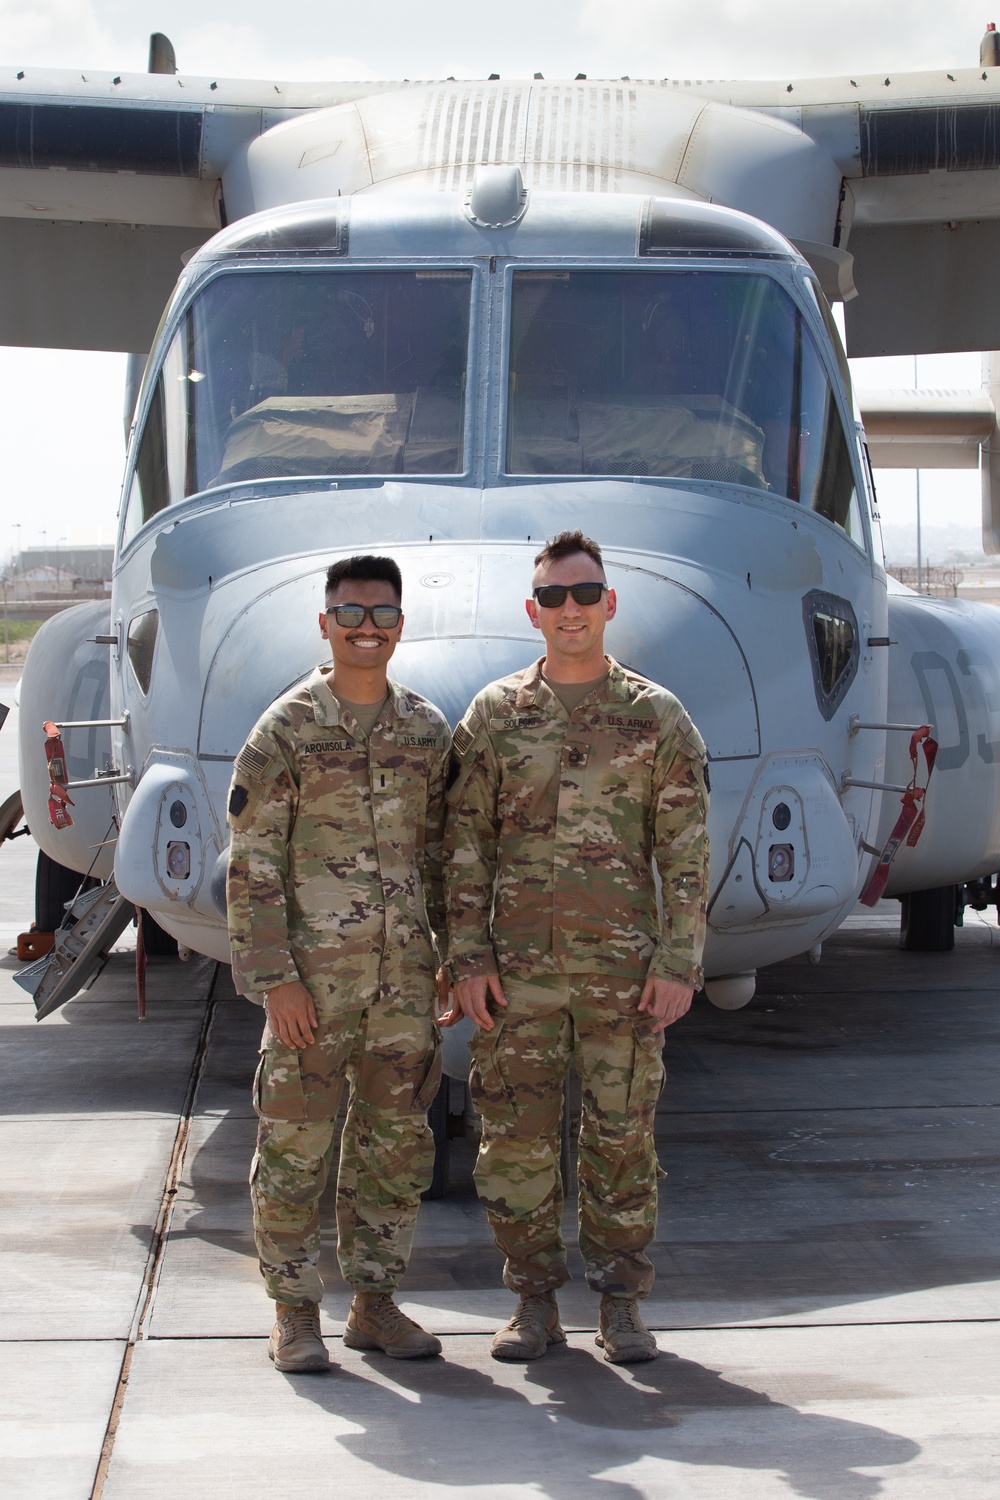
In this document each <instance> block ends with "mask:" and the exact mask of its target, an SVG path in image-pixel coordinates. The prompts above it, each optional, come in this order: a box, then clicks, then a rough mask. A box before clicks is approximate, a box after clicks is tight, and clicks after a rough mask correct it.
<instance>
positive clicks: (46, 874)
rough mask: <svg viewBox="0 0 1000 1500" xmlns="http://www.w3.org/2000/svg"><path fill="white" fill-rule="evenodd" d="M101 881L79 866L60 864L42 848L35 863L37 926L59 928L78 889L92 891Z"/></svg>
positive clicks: (47, 929)
mask: <svg viewBox="0 0 1000 1500" xmlns="http://www.w3.org/2000/svg"><path fill="white" fill-rule="evenodd" d="M98 884H100V882H99V881H97V880H90V879H87V878H86V877H85V876H83V875H81V874H80V872H79V870H69V869H67V868H66V866H65V865H60V864H58V863H57V862H56V860H54V859H50V858H49V856H48V855H47V854H46V853H45V852H44V850H42V849H39V851H38V863H37V864H36V866H35V930H36V931H37V932H56V931H57V930H58V929H59V928H60V927H61V926H62V925H63V923H64V922H65V921H66V907H67V906H68V905H69V903H70V902H71V901H72V900H73V898H74V897H75V895H76V893H77V891H80V890H85V891H89V890H92V889H93V887H94V886H95V885H98Z"/></svg>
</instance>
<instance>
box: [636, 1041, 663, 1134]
mask: <svg viewBox="0 0 1000 1500" xmlns="http://www.w3.org/2000/svg"><path fill="white" fill-rule="evenodd" d="M633 1038H634V1043H635V1046H634V1049H633V1053H632V1077H631V1079H630V1080H629V1089H628V1112H629V1114H630V1115H631V1114H641V1113H643V1112H644V1111H647V1110H652V1109H655V1108H656V1101H657V1099H659V1097H660V1094H661V1093H662V1091H663V1081H664V1077H665V1074H664V1069H663V1033H662V1032H656V1033H655V1035H654V1033H653V1032H651V1031H650V1030H649V1029H648V1026H645V1025H642V1026H634V1027H633Z"/></svg>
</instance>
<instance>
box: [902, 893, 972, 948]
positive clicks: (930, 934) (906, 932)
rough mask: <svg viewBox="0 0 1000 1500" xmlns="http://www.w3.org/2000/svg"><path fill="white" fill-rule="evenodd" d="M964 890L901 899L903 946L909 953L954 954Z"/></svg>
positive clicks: (918, 894) (914, 894)
mask: <svg viewBox="0 0 1000 1500" xmlns="http://www.w3.org/2000/svg"><path fill="white" fill-rule="evenodd" d="M960 894H961V887H960V886H956V885H942V886H938V887H937V888H936V889H935V890H932V891H911V892H910V893H909V895H907V896H902V897H900V916H899V946H900V947H901V948H904V949H905V950H906V951H907V952H908V953H950V952H951V950H952V948H954V946H955V926H956V924H957V923H958V922H959V921H960V920H961V914H962V903H961V900H960Z"/></svg>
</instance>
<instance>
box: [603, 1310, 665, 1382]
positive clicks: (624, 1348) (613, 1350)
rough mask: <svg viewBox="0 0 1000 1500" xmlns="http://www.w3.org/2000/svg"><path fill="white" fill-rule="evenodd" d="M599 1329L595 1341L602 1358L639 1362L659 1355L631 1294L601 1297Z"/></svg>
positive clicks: (628, 1363) (619, 1363) (625, 1363)
mask: <svg viewBox="0 0 1000 1500" xmlns="http://www.w3.org/2000/svg"><path fill="white" fill-rule="evenodd" d="M598 1327H599V1332H598V1334H597V1337H596V1338H595V1340H594V1343H595V1344H596V1345H597V1347H598V1348H599V1349H603V1350H604V1358H605V1359H606V1360H609V1361H610V1363H611V1364H613V1365H638V1364H641V1363H642V1361H643V1360H646V1359H655V1358H656V1356H657V1355H658V1354H659V1352H660V1351H659V1349H657V1347H656V1340H655V1338H654V1337H653V1335H652V1334H651V1333H650V1331H649V1329H648V1328H647V1327H646V1325H645V1323H644V1322H643V1321H642V1319H641V1318H640V1316H639V1304H638V1303H637V1302H636V1300H635V1298H634V1297H612V1296H611V1294H610V1293H609V1292H605V1293H604V1295H603V1296H602V1298H601V1311H600V1314H599V1321H598Z"/></svg>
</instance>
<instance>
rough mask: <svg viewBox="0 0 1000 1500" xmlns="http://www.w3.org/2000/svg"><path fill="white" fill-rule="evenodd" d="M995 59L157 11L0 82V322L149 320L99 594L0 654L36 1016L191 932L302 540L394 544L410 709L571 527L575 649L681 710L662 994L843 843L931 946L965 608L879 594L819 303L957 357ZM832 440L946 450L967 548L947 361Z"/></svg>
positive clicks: (986, 272)
mask: <svg viewBox="0 0 1000 1500" xmlns="http://www.w3.org/2000/svg"><path fill="white" fill-rule="evenodd" d="M998 63H1000V49H998V48H997V45H996V33H995V32H993V31H991V32H990V33H988V34H987V37H986V39H985V41H984V44H983V51H982V55H981V64H980V66H979V67H976V68H971V69H964V70H963V69H959V68H954V69H953V70H952V71H950V72H949V71H947V69H946V68H945V67H942V69H941V70H940V71H939V72H927V73H919V74H911V75H907V76H889V77H881V76H879V77H863V76H860V75H859V76H858V77H856V78H851V77H843V78H833V79H805V80H800V79H794V80H782V81H777V82H763V83H701V82H697V83H695V82H685V81H679V80H663V81H636V80H632V79H628V78H623V79H619V80H613V81H601V82H598V81H592V80H590V79H587V78H584V77H579V78H577V79H575V80H573V81H570V82H553V81H549V80H545V79H543V78H541V77H537V78H535V79H532V80H530V81H524V82H522V81H513V80H512V81H508V80H505V79H501V78H498V77H494V78H490V79H489V80H487V81H484V82H455V81H452V80H448V81H447V82H429V83H410V82H406V83H394V84H389V83H385V84H366V83H338V84H312V85H306V84H288V83H283V82H280V81H277V82H275V81H267V82H240V81H231V80H226V79H223V78H191V77H187V76H185V75H183V74H179V73H177V72H176V71H175V70H174V63H173V56H172V49H171V48H170V46H169V43H167V42H166V39H165V38H162V37H159V36H157V37H154V38H153V44H152V48H151V70H150V73H149V74H145V75H139V76H130V75H124V74H110V73H107V74H102V73H96V72H89V71H88V72H86V73H85V74H83V73H79V72H51V71H47V72H45V71H36V70H32V69H30V68H23V69H22V68H16V67H11V68H7V69H3V70H0V179H2V187H3V192H2V195H0V215H2V218H0V268H2V276H0V340H2V341H3V342H5V343H9V344H24V345H34V346H55V347H75V348H87V349H108V350H122V351H128V352H130V353H133V354H135V353H137V351H144V350H148V351H149V354H148V360H144V361H143V362H144V364H145V373H144V374H143V375H142V379H141V384H140V383H139V381H138V380H136V382H135V384H134V386H133V388H132V389H131V390H130V393H129V397H128V420H129V423H130V438H129V443H128V457H127V463H126V470H125V478H124V485H123V489H122V498H121V507H120V515H119V531H118V546H117V556H116V562H115V570H114V582H113V588H112V594H111V599H110V608H109V607H108V605H107V604H88V605H81V606H78V607H77V608H75V609H72V610H68V611H66V612H65V613H63V614H61V615H59V616H58V617H57V618H56V619H54V620H53V621H52V622H50V623H49V624H47V625H46V626H45V627H44V628H43V629H42V631H41V632H40V633H39V635H38V637H37V638H36V640H35V642H34V644H33V645H32V648H31V652H30V655H29V657H28V661H27V664H26V668H25V673H24V678H23V683H22V690H21V714H20V722H21V730H22V745H21V765H22V791H23V799H24V809H25V813H26V816H27V820H28V823H29V824H30V828H31V831H32V833H33V834H34V836H35V838H36V839H37V841H38V843H39V845H40V846H41V849H42V851H43V856H44V858H45V859H47V860H48V861H49V863H50V865H53V866H55V867H59V866H61V867H65V868H67V869H69V870H71V871H73V872H75V874H74V881H75V880H76V878H77V877H78V876H83V875H89V876H90V877H91V878H92V879H93V878H94V877H97V878H98V880H99V881H100V882H101V884H99V885H97V886H96V887H93V888H92V889H91V890H89V891H87V892H85V893H84V894H82V895H80V896H79V897H78V899H77V900H76V902H75V903H74V904H73V906H72V909H71V911H70V914H69V918H68V921H67V925H66V926H65V927H64V928H63V929H62V931H61V932H60V933H59V934H58V935H57V941H56V947H55V949H54V951H53V953H52V954H51V955H50V956H49V958H48V959H42V960H40V961H39V964H37V965H35V966H33V967H32V969H31V970H29V971H28V973H27V974H26V975H24V976H22V977H23V978H24V981H25V984H26V987H30V988H32V989H33V990H34V991H35V998H36V1006H37V1008H38V1012H39V1015H43V1014H46V1013H48V1011H49V1010H51V1009H52V1008H53V1006H54V1005H56V1004H58V1003H60V1001H61V1000H63V999H65V998H68V996H69V995H70V994H72V993H73V992H74V990H75V989H76V988H77V987H78V986H79V984H80V983H82V982H83V980H84V979H85V978H86V977H87V975H88V974H89V973H91V972H92V971H93V969H94V967H95V965H96V964H97V963H98V962H99V960H100V956H101V954H102V953H103V952H104V951H106V948H107V945H108V943H109V941H110V940H111V938H112V937H113V936H115V935H117V933H118V932H119V931H120V930H121V928H122V927H123V926H124V924H125V921H126V920H128V919H129V918H130V917H131V915H132V912H133V908H138V909H140V910H142V911H144V912H147V913H149V914H151V916H152V917H154V918H155V920H156V922H157V923H159V924H160V926H161V927H162V928H163V929H165V930H166V932H168V933H169V934H171V935H172V936H173V937H174V938H176V939H177V940H178V942H179V943H180V944H181V945H183V947H184V948H186V949H190V950H195V951H197V952H199V953H203V954H207V955H210V956H213V957H215V958H217V959H221V960H226V959H228V956H229V943H228V938H227V931H226V915H225V871H226V862H227V830H226V818H225V809H226V799H227V791H228V787H229V781H230V775H231V771H232V765H233V759H234V756H235V755H236V754H237V752H238V751H239V749H240V747H241V746H242V744H243V741H244V738H245V737H246V735H247V733H248V731H249V729H250V728H251V726H252V725H253V723H254V721H255V720H256V719H257V717H258V715H259V714H260V713H261V711H262V710H263V709H264V708H265V706H266V705H267V704H269V703H270V702H271V701H272V700H273V699H274V698H275V697H276V696H277V695H278V694H280V693H282V692H284V691H285V690H286V689H287V688H288V687H290V686H291V685H292V684H294V683H296V682H298V681H300V680H301V679H302V678H303V676H304V675H305V674H306V673H308V672H309V671H310V669H311V668H312V667H313V665H314V664H315V662H316V661H317V659H318V657H319V654H320V646H321V643H320V642H319V640H318V637H317V633H316V627H315V616H316V610H317V607H318V602H319V600H320V598H321V585H322V578H323V573H324V569H325V568H326V566H327V565H328V563H330V562H331V561H332V560H334V559H336V558H337V557H340V556H344V555H347V554H350V553H354V552H358V551H369V550H378V551H383V550H384V551H388V552H390V553H392V555H393V556H395V557H396V558H397V559H398V561H399V563H400V566H401V568H402V571H403V576H404V606H405V611H406V628H405V634H404V639H403V642H402V644H401V646H400V648H399V650H398V651H397V654H396V658H395V661H394V668H393V669H394V673H395V674H397V675H398V676H399V678H400V679H401V680H402V681H404V682H406V683H408V684H410V685H411V686H413V687H414V688H416V689H417V690H418V691H420V692H421V693H424V694H425V695H426V696H427V697H429V698H430V699H432V700H433V701H434V702H436V703H438V704H440V705H441V706H442V708H443V709H444V710H445V711H446V712H447V713H448V715H449V716H450V717H451V719H452V721H453V722H454V721H455V720H456V719H457V718H458V716H459V715H460V714H461V713H462V711H463V710H464V708H465V706H466V704H467V702H468V701H469V699H470V698H471V697H472V696H473V694H474V693H475V692H476V691H477V690H478V689H479V688H480V687H481V686H482V685H483V684H484V683H485V682H486V681H488V680H489V679H492V678H495V677H498V676H501V675H502V674H504V673H506V672H509V671H511V670H513V669H515V668H518V667H521V666H523V665H524V664H526V663H527V662H529V661H530V660H532V659H533V657H534V656H535V655H536V654H537V653H538V651H539V640H538V637H537V636H536V635H535V634H533V632H532V630H531V627H530V625H529V623H528V621H527V619H526V616H525V612H524V607H523V603H522V601H523V599H524V596H525V593H526V591H527V586H528V580H529V578H530V573H531V567H532V558H533V556H534V553H535V552H536V551H537V549H538V547H539V545H540V544H541V542H542V540H543V539H544V538H545V537H546V536H551V535H552V534H553V533H554V532H557V531H560V530H562V529H564V528H567V527H576V526H579V527H581V528H582V529H583V530H584V531H585V532H587V533H589V534H590V535H592V536H594V537H596V538H597V539H598V540H599V541H600V543H601V545H602V547H603V548H604V551H605V557H606V560H607V570H608V578H609V582H610V583H611V584H612V585H613V586H614V587H615V588H616V589H617V591H618V597H619V601H620V602H619V610H618V615H617V618H616V620H615V622H614V625H613V626H612V628H611V633H610V636H609V644H610V647H611V649H612V650H613V652H614V653H615V655H616V656H617V657H618V658H620V659H621V660H623V661H624V662H626V663H628V664H629V665H631V666H633V667H635V668H637V669H638V670H639V671H641V672H643V673H645V674H647V675H648V676H650V677H652V678H654V679H655V680H657V681H659V682H662V683H665V684H667V685H668V686H669V687H670V688H671V689H673V690H674V691H675V692H676V693H677V695H678V696H679V697H680V698H681V700H682V701H683V702H684V704H685V705H686V706H687V708H688V709H689V710H690V712H691V714H692V716H693V718H694V720H695V722H696V723H697V724H698V726H699V728H700V729H701V731H702V734H703V735H704V737H705V740H706V742H707V745H708V749H709V755H710V761H711V783H712V805H711V827H710V831H711V844H712V869H711V905H710V909H709V928H708V944H707V950H706V957H705V962H706V971H707V976H708V980H707V984H706V991H707V994H708V997H709V999H710V1000H712V1001H713V1002H714V1003H716V1004H718V1005H722V1006H724V1007H735V1006H738V1005H740V1004H744V1003H746V1002H747V1001H748V1000H749V999H750V998H751V996H752V994H753V989H754V974H755V971H756V970H757V969H758V967H759V966H761V965H765V964H769V963H773V962H775V961H776V960H779V959H782V958H785V957H788V956H790V955H795V954H800V953H804V952H809V953H811V954H812V955H813V956H814V957H818V954H819V946H820V945H821V944H822V942H823V939H824V938H825V937H826V936H827V935H828V934H830V933H832V932H833V931H834V930H835V929H836V928H837V927H838V925H839V924H840V923H841V922H842V921H843V920H844V918H845V917H846V915H847V914H848V913H849V912H850V911H851V909H852V907H853V906H854V904H855V903H856V901H857V900H858V898H859V895H861V894H862V893H863V892H865V891H866V889H867V890H868V891H869V892H870V891H872V890H873V889H874V890H875V893H876V894H877V889H878V885H876V886H875V887H873V886H872V884H871V882H872V879H873V876H875V878H876V880H877V881H878V882H879V883H881V882H883V881H886V874H887V881H886V883H885V884H884V890H885V892H886V894H888V895H890V896H898V897H901V898H902V902H903V913H904V940H905V941H906V943H907V944H908V945H909V946H911V947H915V948H944V947H948V946H950V945H951V943H952V941H953V931H954V923H955V921H956V919H957V918H958V917H959V916H960V913H961V905H962V902H963V901H964V900H970V899H971V900H973V901H974V902H976V903H978V904H980V905H981V904H983V903H985V902H986V901H988V900H992V899H995V886H994V883H993V881H992V876H993V874H994V872H996V871H998V870H1000V800H998V794H997V762H998V757H1000V673H998V667H997V663H998V662H1000V613H998V612H996V611H994V610H993V609H991V608H990V607H989V606H980V607H977V606H975V605H973V604H967V603H963V602H957V601H949V602H943V601H940V600H934V599H928V598H924V597H920V596H918V595H915V594H912V593H910V592H907V591H905V590H902V589H901V588H899V586H896V585H892V584H891V583H890V584H889V585H888V586H887V580H886V575H885V572H884V569H883V557H882V548H881V540H880V533H879V525H878V515H877V509H876V499H875V494H874V489H873V485H872V478H871V467H870V463H869V459H868V454H867V451H866V443H865V433H864V429H863V427H862V425H861V421H860V420H859V412H858V409H857V407H856V405H855V404H854V401H853V398H852V392H851V385H850V375H849V371H848V366H847V363H846V360H845V357H844V352H843V348H842V345H841V341H840V338H839V335H838V332H837V327H836V324H835V321H834V319H833V317H832V315H831V308H830V303H831V301H837V300H839V301H842V302H843V303H844V304H845V326H846V342H847V350H848V352H849V353H851V354H853V355H873V354H886V353H909V354H913V353H926V352H935V351H943V350H962V349H977V350H978V349H982V348H1000V299H998V298H997V296H996V287H995V277H996V266H997V264H998V263H1000V170H998V169H1000V66H997V64H998ZM164 303H166V310H165V311H163V306H164ZM871 434H872V439H873V441H877V443H878V448H877V453H876V461H877V462H878V463H881V462H885V461H886V460H887V458H888V460H889V461H891V462H895V463H897V464H905V463H910V464H913V465H916V464H918V463H919V464H922V465H924V466H927V465H928V464H931V463H935V462H937V463H941V464H943V465H946V466H951V467H956V466H958V465H959V464H960V463H963V462H971V463H978V464H980V466H981V469H982V474H983V482H984V542H985V545H986V547H987V549H988V550H989V551H993V552H995V551H998V550H1000V469H998V465H1000V439H998V436H997V431H996V416H995V411H994V407H993V404H992V402H991V400H990V398H989V397H988V396H982V395H980V396H975V397H969V398H968V399H966V400H964V401H963V400H960V399H958V398H954V397H951V398H949V397H939V398H936V401H935V400H925V401H924V402H923V403H921V402H920V400H919V398H917V397H915V396H913V394H912V393H911V394H910V396H909V397H908V398H907V399H905V400H904V399H903V398H900V399H899V400H898V401H895V402H894V401H893V400H891V399H890V400H883V401H882V402H881V403H880V404H878V403H876V404H875V406H874V410H873V416H872V420H871ZM47 722H48V723H49V724H50V725H51V726H52V727H51V728H50V730H49V744H48V750H49V756H50V758H49V760H48V762H47V761H46V756H45V735H44V734H43V728H42V726H43V723H47ZM60 732H61V735H62V739H61V740H60V739H59V738H58V734H59V733H60ZM934 742H936V744H937V747H938V748H937V757H936V766H935V767H934V774H933V777H932V779H931V781H930V786H929V790H928V791H927V795H926V797H924V798H922V797H921V792H922V789H923V787H924V784H925V782H926V779H927V776H928V774H929V770H930V765H931V760H932V758H933V743H934ZM63 762H64V764H63ZM915 763H918V768H919V775H918V776H917V777H916V779H914V765H915ZM88 783H89V785H88ZM67 788H68V792H69V796H70V798H71V800H72V806H71V809H70V810H69V815H70V816H71V818H72V820H73V821H72V823H71V824H70V825H69V826H64V827H62V828H58V827H56V826H54V825H53V822H51V821H50V817H49V803H50V796H51V797H52V798H53V812H54V816H55V822H56V823H59V822H62V823H66V816H65V813H66V808H65V801H64V800H60V799H61V797H62V791H64V790H66V789H67ZM907 788H911V790H910V791H909V792H907ZM901 799H902V800H901ZM921 809H922V818H921V819H917V820H916V821H914V818H915V814H916V813H917V812H918V811H920V810H921ZM907 831H909V835H910V837H909V840H907V838H905V837H903V835H904V834H905V833H907ZM917 833H920V837H919V840H918V841H916V842H914V838H915V835H916V834H917ZM897 845H898V846H899V847H898V852H896V855H895V858H892V859H891V860H890V856H891V855H892V853H893V850H894V849H895V848H896V846H897Z"/></svg>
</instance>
